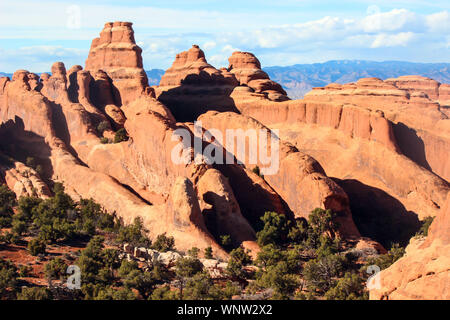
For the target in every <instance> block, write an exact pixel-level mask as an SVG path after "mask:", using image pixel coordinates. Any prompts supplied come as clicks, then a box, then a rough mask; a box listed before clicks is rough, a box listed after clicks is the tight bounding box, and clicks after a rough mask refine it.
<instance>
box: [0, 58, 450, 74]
mask: <svg viewBox="0 0 450 320" xmlns="http://www.w3.org/2000/svg"><path fill="white" fill-rule="evenodd" d="M55 62H57V61H55ZM61 62H63V63H64V61H61ZM330 62H373V63H388V62H397V63H400V62H401V63H410V64H421V65H439V64H448V65H450V62H415V61H407V60H382V61H377V60H364V59H333V60H327V61H325V62H311V63H294V64H290V65H285V66H282V65H272V66H267V67H262V68H261V69H266V68H277V67H278V68H289V67H295V66H306V65H314V64H326V63H330ZM64 65H65V64H64ZM211 65H212V64H211ZM80 66H81V65H80ZM213 66H214V65H213ZM71 67H72V66H71ZM82 67H83V66H82ZM169 68H170V67H169ZM66 69H67V66H66ZM83 69H84V68H83ZM143 69H144V71H152V70H162V71H166V70H167V69H162V68H151V69H147V68H143ZM18 70H27V69H17V70H15V71H12V72H9V71H1V70H0V73H3V74H10V75H12V74H14V72H16V71H18ZM27 71H28V72H32V73H35V74H38V75H40V74H42V73H49V74H51V72H50V71H42V72H33V71H29V70H27Z"/></svg>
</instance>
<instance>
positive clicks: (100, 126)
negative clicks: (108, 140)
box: [97, 120, 110, 135]
mask: <svg viewBox="0 0 450 320" xmlns="http://www.w3.org/2000/svg"><path fill="white" fill-rule="evenodd" d="M109 128H110V124H109V122H108V121H106V120H104V121H102V122H100V123H99V124H98V126H97V131H98V133H99V134H100V135H103V132H105V131H106V130H107V129H109Z"/></svg>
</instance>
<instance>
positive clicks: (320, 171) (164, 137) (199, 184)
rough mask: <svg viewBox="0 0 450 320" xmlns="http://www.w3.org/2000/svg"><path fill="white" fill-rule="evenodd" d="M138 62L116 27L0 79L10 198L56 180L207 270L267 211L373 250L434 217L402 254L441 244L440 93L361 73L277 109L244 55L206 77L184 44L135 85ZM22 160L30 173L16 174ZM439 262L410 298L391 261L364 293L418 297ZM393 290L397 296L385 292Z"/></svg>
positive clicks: (0, 147) (128, 34)
mask: <svg viewBox="0 0 450 320" xmlns="http://www.w3.org/2000/svg"><path fill="white" fill-rule="evenodd" d="M141 51H142V50H141V49H140V48H139V47H138V46H137V45H136V43H135V40H134V33H133V29H132V24H131V23H128V22H114V23H107V24H105V27H104V29H103V31H102V32H101V33H100V37H99V38H96V39H94V40H93V42H92V46H91V50H90V52H89V57H88V58H87V60H86V65H85V68H84V69H83V68H82V67H81V66H73V67H71V68H69V69H68V70H66V67H65V65H64V64H63V63H62V62H56V63H54V64H53V65H52V67H51V75H50V74H42V75H41V76H40V77H38V76H37V75H36V74H33V73H30V72H28V71H26V70H18V71H16V72H15V73H14V75H13V76H12V79H9V78H6V77H4V78H0V137H1V139H0V180H1V181H2V182H4V183H6V184H7V185H8V186H9V188H10V189H12V190H14V191H15V192H16V194H17V195H18V196H20V195H34V193H36V194H37V195H38V196H41V197H47V196H49V195H51V192H50V191H49V190H51V186H52V184H53V183H54V182H55V181H59V182H63V183H64V185H65V187H66V190H67V192H68V193H69V194H71V195H72V196H74V197H75V198H93V199H94V200H95V201H97V202H98V203H100V204H101V205H102V206H104V208H105V209H107V210H108V211H110V212H116V214H117V215H118V216H119V217H121V218H122V219H123V221H124V222H125V223H131V222H132V221H133V219H134V218H135V217H141V218H142V219H143V222H144V225H145V227H146V228H147V229H148V230H149V235H150V237H151V238H155V237H156V236H157V235H159V234H162V233H164V232H166V233H167V234H169V235H171V236H173V237H174V238H175V241H176V246H177V248H178V249H180V250H182V251H186V250H188V249H191V248H192V247H194V246H195V247H198V248H200V249H205V248H206V247H209V246H211V247H212V248H213V251H214V253H215V255H216V256H218V257H220V258H222V259H226V258H227V257H228V254H227V252H226V251H225V250H224V249H223V248H222V246H221V244H219V239H220V237H221V236H223V235H230V236H231V239H232V244H233V245H234V246H239V245H242V246H243V247H245V248H247V249H249V250H251V251H252V252H253V253H255V252H258V250H259V247H258V245H257V243H256V241H255V240H256V231H257V227H258V223H259V221H260V218H261V216H262V215H264V213H265V212H266V211H276V212H278V213H284V214H286V215H287V216H288V217H289V218H290V219H295V218H307V217H308V216H309V214H310V212H311V211H312V210H314V209H315V208H317V207H321V208H324V209H331V210H333V211H334V212H336V213H337V215H338V217H337V220H338V221H337V222H338V226H339V228H338V232H339V233H340V236H341V237H342V238H343V239H344V240H347V241H349V242H354V243H357V242H358V241H363V242H364V243H366V244H367V243H370V244H371V246H372V247H373V248H374V249H377V248H378V249H380V248H382V247H381V246H380V245H379V244H378V243H376V242H375V241H378V242H380V243H381V244H383V245H386V246H387V245H389V244H390V243H391V242H401V243H402V244H406V243H407V242H408V240H409V239H410V237H411V235H412V234H414V233H415V232H416V231H417V229H418V228H419V226H420V220H422V219H423V218H425V217H427V216H436V217H437V218H436V221H435V222H434V223H433V227H432V230H433V231H432V236H430V237H429V239H427V240H426V242H425V243H424V244H423V245H422V246H421V247H420V248H419V249H417V250H416V249H410V250H413V251H409V252H412V253H411V254H410V255H409V257H418V256H420V254H419V253H414V252H415V251H414V250H416V251H417V252H428V251H429V250H432V249H430V248H434V249H433V250H435V249H436V248H437V249H439V250H444V249H446V247H445V245H446V244H445V241H444V240H445V232H446V231H448V223H449V222H448V219H447V218H446V216H447V211H448V209H445V210H444V209H443V208H444V204H445V201H446V198H447V195H448V193H449V184H448V179H449V177H450V176H449V172H448V170H449V168H450V167H449V166H450V164H449V161H448V159H449V158H448V150H449V149H450V148H449V145H448V144H449V143H450V142H449V141H450V140H449V132H450V131H449V130H450V128H449V121H450V120H449V119H448V111H447V109H446V108H445V107H444V106H443V105H442V103H443V102H442V101H448V95H449V90H448V86H446V85H442V84H439V83H437V82H435V81H433V80H431V79H425V78H418V77H401V78H399V79H389V80H386V81H382V80H379V79H376V78H367V79H361V80H359V81H358V82H356V83H350V84H345V85H338V84H333V85H329V86H327V87H325V88H317V89H315V90H313V91H312V92H311V93H310V94H308V95H307V96H306V97H305V99H303V100H289V99H288V98H287V96H286V92H285V91H284V90H283V89H282V88H281V86H280V85H279V84H277V83H276V82H274V81H272V80H271V79H270V78H269V76H268V75H267V74H266V73H265V72H264V71H262V70H261V65H260V62H259V61H258V59H257V58H256V57H255V56H254V55H253V54H251V53H247V52H235V53H233V55H232V56H231V57H230V59H229V63H230V64H229V67H228V68H227V69H216V68H215V67H213V66H212V65H210V64H209V63H208V62H207V60H206V57H205V54H204V52H203V51H202V50H201V49H200V48H199V47H198V46H196V45H194V46H193V47H192V48H190V49H189V50H188V51H185V52H182V53H180V54H178V55H177V56H176V58H175V61H174V63H173V65H172V66H171V67H170V68H169V69H168V70H167V71H166V73H165V74H164V76H163V77H162V79H161V83H160V85H159V86H156V87H149V85H148V81H147V77H146V75H145V72H144V71H143V68H142V57H141ZM194 121H198V122H196V123H194ZM230 129H231V130H234V132H237V131H238V130H241V131H242V132H244V133H245V134H247V133H249V132H250V134H251V132H262V133H263V134H262V137H265V138H267V140H264V139H259V140H256V143H255V145H254V146H255V148H252V147H251V145H250V140H251V137H245V138H244V140H245V143H246V144H245V147H244V148H241V149H239V148H237V147H236V148H235V147H234V146H233V145H232V146H230V145H228V144H226V143H223V141H221V139H219V138H220V137H224V136H226V135H227V130H230ZM119 130H120V131H119ZM123 132H125V133H126V137H125V138H123V139H116V141H115V142H116V143H111V142H112V140H113V139H114V138H115V137H116V135H117V134H119V133H122V134H123ZM275 142H276V143H275ZM247 143H248V144H247ZM273 143H275V144H273ZM196 146H199V147H200V150H199V149H196ZM207 150H210V151H211V150H214V153H210V154H207V152H206V151H207ZM261 150H264V151H266V153H269V154H271V153H272V151H275V150H276V151H277V152H275V153H274V154H275V156H276V157H275V158H274V159H272V160H273V161H274V162H272V163H269V164H268V163H267V161H265V160H262V158H258V155H260V154H261ZM219 153H221V154H222V156H219V155H218V154H219ZM266 156H267V154H266ZM27 157H33V159H35V161H36V163H37V164H38V165H39V166H40V170H39V172H37V171H38V170H35V169H33V168H29V167H28V166H27V165H25V164H24V163H26V162H27V161H26V160H27ZM174 157H175V158H177V159H179V158H183V159H185V160H186V161H183V162H181V161H180V162H178V161H174ZM212 159H220V160H222V161H220V162H219V163H218V162H214V161H212ZM251 159H256V161H252V160H251ZM225 160H231V161H225ZM270 165H275V171H273V172H269V171H268V170H269V167H270ZM447 202H448V201H447ZM447 207H448V205H447ZM446 210H447V211H446ZM362 236H363V237H371V238H372V239H373V240H375V241H367V239H362ZM442 239H444V240H442ZM439 241H441V242H439ZM411 247H413V245H410V248H411ZM380 250H381V249H380ZM418 250H428V251H418ZM381 251H382V250H381ZM447 251H448V250H447ZM436 252H438V251H433V252H431V251H430V255H431V256H429V255H425V256H423V257H422V258H420V259H422V260H420V259H419V258H417V259H419V260H420V261H419V260H418V262H417V263H418V264H419V265H422V264H421V263H422V262H427V261H430V259H431V260H433V259H434V258H433V257H434V256H432V254H435V253H436ZM406 258H408V255H407V256H406V257H405V258H404V259H406ZM408 259H409V258H408ZM411 259H413V258H411ZM414 259H416V258H414ZM423 259H425V260H423ZM439 259H446V258H445V255H442V258H439ZM405 261H407V262H405V263H403V265H405V264H406V265H408V266H410V265H411V264H410V263H409V262H408V261H409V260H405ZM414 261H415V260H414ZM433 261H434V260H433ZM396 265H397V266H400V267H396ZM448 265H449V264H448V262H447V260H443V262H441V260H439V263H438V265H437V266H436V268H435V269H433V270H434V271H433V270H432V272H435V274H439V275H438V276H437V277H425V276H428V274H426V273H425V276H423V272H422V271H420V272H421V273H420V274H421V275H422V276H423V277H422V280H420V281H421V283H422V282H423V284H421V285H420V286H418V287H417V290H416V288H415V287H412V288H411V289H409V287H408V283H409V282H411V279H409V280H408V279H407V280H405V279H404V275H403V274H401V272H399V271H398V269H396V268H403V267H402V262H401V260H400V261H399V262H398V263H397V264H395V265H393V266H392V267H391V268H390V269H388V270H386V271H385V273H384V274H385V275H386V279H387V280H386V283H385V284H383V289H382V290H381V291H380V293H376V292H374V293H373V297H375V298H378V297H381V296H389V297H390V298H401V297H406V296H410V293H409V292H416V293H417V296H418V297H432V296H430V295H429V294H425V293H421V292H422V291H421V290H425V289H424V288H426V285H427V284H428V283H429V282H428V280H430V281H432V282H433V281H441V280H442V278H441V277H442V276H445V275H446V273H445V272H444V271H445V270H444V269H442V268H441V266H447V267H448ZM405 268H406V267H405ZM415 270H416V269H415ZM417 270H419V269H417ZM417 270H416V271H417ZM420 270H422V269H420ZM416 271H414V272H416ZM424 272H425V271H424ZM427 272H428V271H427ZM411 274H412V273H411ZM415 275H416V273H414V276H415ZM447 276H448V275H447ZM396 277H397V278H396ZM408 277H409V273H408ZM405 281H406V282H405ZM397 283H401V285H402V286H405V288H406V287H408V288H406V289H405V290H404V291H401V292H400V290H397V289H393V288H400V287H399V285H398V284H397ZM430 283H431V282H430ZM419 287H420V288H419ZM421 288H422V289H421ZM438 289H439V290H438V291H439V292H438V293H437V294H441V295H445V294H446V293H444V291H443V290H444V289H445V288H444V287H439V288H438ZM402 290H403V289H402ZM402 292H403V293H402ZM404 292H407V293H404ZM416 293H411V294H416Z"/></svg>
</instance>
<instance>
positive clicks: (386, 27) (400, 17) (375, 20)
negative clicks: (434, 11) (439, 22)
mask: <svg viewBox="0 0 450 320" xmlns="http://www.w3.org/2000/svg"><path fill="white" fill-rule="evenodd" d="M420 20H422V18H421V17H420V16H419V15H417V14H415V13H414V12H411V11H408V10H406V9H394V10H392V11H389V12H379V13H374V14H372V15H369V16H367V17H365V18H364V19H362V21H361V26H362V29H363V31H364V32H372V33H373V32H382V31H399V30H404V29H412V28H416V27H417V26H420V25H423V24H422V23H421V21H420Z"/></svg>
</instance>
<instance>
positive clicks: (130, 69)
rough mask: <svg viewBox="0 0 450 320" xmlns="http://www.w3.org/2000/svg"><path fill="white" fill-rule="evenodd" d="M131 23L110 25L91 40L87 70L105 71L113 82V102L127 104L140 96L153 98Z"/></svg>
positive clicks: (109, 23) (106, 25)
mask: <svg viewBox="0 0 450 320" xmlns="http://www.w3.org/2000/svg"><path fill="white" fill-rule="evenodd" d="M131 26H132V23H131V22H114V23H112V22H108V23H106V24H105V27H104V28H103V30H102V32H100V37H99V38H95V39H94V40H93V41H92V44H91V49H90V51H89V57H88V58H87V60H86V70H88V71H96V70H102V71H104V72H106V73H107V74H108V76H109V77H110V78H111V79H112V84H113V86H114V89H116V90H114V101H115V103H116V104H118V105H122V104H127V103H128V102H130V101H132V100H134V99H135V98H137V97H138V96H139V95H141V94H149V95H153V94H154V93H153V90H152V89H151V88H150V87H149V86H148V79H147V75H146V73H145V71H144V69H143V65H142V56H141V52H142V49H141V48H140V47H139V46H137V45H136V41H135V40H134V31H133V28H132V27H131Z"/></svg>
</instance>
